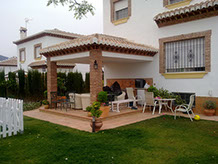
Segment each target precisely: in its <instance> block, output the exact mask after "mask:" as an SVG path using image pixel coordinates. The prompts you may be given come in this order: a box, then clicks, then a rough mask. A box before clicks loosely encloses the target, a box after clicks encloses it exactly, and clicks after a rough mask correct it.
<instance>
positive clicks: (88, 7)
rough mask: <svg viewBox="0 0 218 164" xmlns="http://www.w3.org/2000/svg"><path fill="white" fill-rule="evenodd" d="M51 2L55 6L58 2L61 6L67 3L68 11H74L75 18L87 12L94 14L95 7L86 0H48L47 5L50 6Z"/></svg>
mask: <svg viewBox="0 0 218 164" xmlns="http://www.w3.org/2000/svg"><path fill="white" fill-rule="evenodd" d="M51 4H54V5H55V6H57V5H59V4H61V5H62V6H65V5H67V6H68V7H69V11H73V12H74V17H75V18H76V19H82V18H83V17H84V16H86V14H87V13H91V14H92V15H94V14H95V13H94V10H95V8H94V7H93V5H92V4H91V3H88V2H87V0H82V1H81V2H77V0H48V3H47V6H50V5H51Z"/></svg>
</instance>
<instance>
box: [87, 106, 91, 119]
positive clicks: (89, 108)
mask: <svg viewBox="0 0 218 164" xmlns="http://www.w3.org/2000/svg"><path fill="white" fill-rule="evenodd" d="M91 110H92V106H88V107H86V111H87V112H88V114H87V115H88V117H91V116H92V113H91Z"/></svg>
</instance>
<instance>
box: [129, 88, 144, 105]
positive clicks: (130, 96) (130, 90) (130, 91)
mask: <svg viewBox="0 0 218 164" xmlns="http://www.w3.org/2000/svg"><path fill="white" fill-rule="evenodd" d="M126 93H127V96H128V99H132V100H134V101H133V106H136V102H137V101H140V100H142V97H141V96H138V95H136V96H135V95H134V91H133V88H126Z"/></svg>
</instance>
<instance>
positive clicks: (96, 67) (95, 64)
mask: <svg viewBox="0 0 218 164" xmlns="http://www.w3.org/2000/svg"><path fill="white" fill-rule="evenodd" d="M94 69H98V63H97V61H96V60H95V61H94Z"/></svg>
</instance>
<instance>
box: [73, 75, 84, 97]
mask: <svg viewBox="0 0 218 164" xmlns="http://www.w3.org/2000/svg"><path fill="white" fill-rule="evenodd" d="M83 85H84V82H83V77H82V74H81V73H79V72H75V73H74V87H75V88H74V89H75V91H76V92H77V93H82V92H83Z"/></svg>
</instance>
